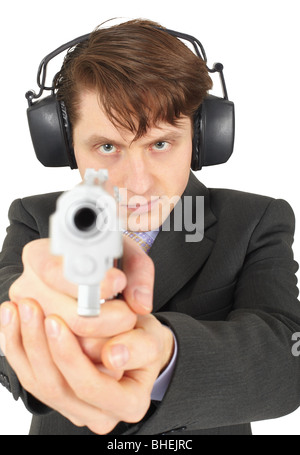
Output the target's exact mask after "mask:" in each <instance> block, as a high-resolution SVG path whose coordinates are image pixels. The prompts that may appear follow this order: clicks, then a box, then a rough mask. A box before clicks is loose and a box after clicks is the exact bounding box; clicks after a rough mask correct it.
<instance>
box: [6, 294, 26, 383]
mask: <svg viewBox="0 0 300 455" xmlns="http://www.w3.org/2000/svg"><path fill="white" fill-rule="evenodd" d="M0 311H1V315H0V319H1V323H0V326H1V333H2V339H3V340H4V341H5V343H4V346H3V348H4V350H5V357H6V359H7V360H8V362H9V364H10V365H11V367H12V368H13V369H14V371H15V373H16V375H17V376H18V377H19V379H20V380H21V378H22V379H23V382H29V381H30V379H31V377H32V371H31V367H30V364H29V362H28V359H27V357H26V354H25V352H24V348H23V343H22V337H21V332H20V321H19V314H18V310H17V306H16V305H15V304H14V303H13V302H4V303H2V305H1V310H0Z"/></svg>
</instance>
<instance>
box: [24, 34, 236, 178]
mask: <svg viewBox="0 0 300 455" xmlns="http://www.w3.org/2000/svg"><path fill="white" fill-rule="evenodd" d="M153 28H156V29H158V30H161V31H163V32H166V33H168V34H170V35H172V36H174V37H176V38H178V39H182V40H185V41H188V42H190V43H191V44H192V46H193V48H194V50H195V53H196V55H197V56H198V57H199V58H201V59H202V60H203V61H204V62H205V64H206V68H207V71H208V72H209V73H216V72H217V73H219V76H220V81H221V86H222V90H223V98H220V97H217V96H213V95H208V96H207V97H205V98H204V100H203V102H202V104H201V105H200V106H199V108H198V110H197V112H196V113H195V115H194V136H193V152H192V162H191V168H192V169H193V170H195V171H196V170H200V169H201V168H202V166H212V165H216V164H222V163H225V162H226V161H227V160H228V159H229V157H230V156H231V154H232V152H233V144H234V130H235V114H234V104H233V103H232V102H231V101H229V100H228V94H227V89H226V84H225V79H224V75H223V65H222V64H221V63H215V64H214V66H213V68H212V69H210V68H209V67H208V66H207V57H206V53H205V50H204V47H203V46H202V44H201V42H200V41H199V40H198V39H196V38H195V37H193V36H191V35H188V34H185V33H180V32H176V31H174V30H170V29H165V28H160V27H153ZM90 36H91V34H90V33H89V34H86V35H82V36H80V37H78V38H76V39H74V40H72V41H69V42H67V43H66V44H63V45H62V46H60V47H58V48H57V49H56V50H54V51H53V52H51V53H50V54H48V55H46V57H44V59H43V60H42V61H41V63H40V65H39V68H38V73H37V85H38V87H39V89H40V90H39V92H38V93H35V92H34V91H33V90H30V91H28V92H27V93H26V95H25V96H26V99H27V101H28V109H27V118H28V124H29V129H30V134H31V138H32V142H33V146H34V150H35V153H36V156H37V158H38V160H39V161H40V162H41V163H42V164H43V165H44V166H47V167H61V166H70V167H71V169H75V168H77V163H76V159H75V154H74V149H73V141H72V128H71V125H70V122H69V118H68V113H67V109H66V106H65V103H64V102H63V101H58V100H57V97H56V94H55V80H56V77H57V74H59V73H57V74H56V75H55V77H54V78H53V82H52V86H51V87H48V86H46V75H47V65H48V63H49V62H50V61H51V60H52V59H53V58H54V57H56V56H57V55H59V54H60V53H62V52H64V51H66V50H67V49H72V48H73V47H74V46H76V45H77V44H80V43H82V42H84V41H87V40H88V39H89V38H90ZM45 90H46V91H51V92H52V93H51V95H50V96H47V97H45V98H43V99H41V100H39V98H40V97H41V96H42V94H43V92H44V91H45Z"/></svg>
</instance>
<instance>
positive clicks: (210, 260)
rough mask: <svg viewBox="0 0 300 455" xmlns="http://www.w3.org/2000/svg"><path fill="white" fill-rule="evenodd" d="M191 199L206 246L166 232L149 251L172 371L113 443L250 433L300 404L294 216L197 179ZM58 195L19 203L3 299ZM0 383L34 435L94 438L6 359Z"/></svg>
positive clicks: (5, 254) (278, 205)
mask: <svg viewBox="0 0 300 455" xmlns="http://www.w3.org/2000/svg"><path fill="white" fill-rule="evenodd" d="M185 195H191V196H193V197H194V199H195V196H197V195H198V196H204V198H205V233H204V238H203V240H202V241H201V242H198V243H188V242H186V241H185V235H186V234H187V232H185V230H183V231H182V232H178V231H174V230H172V231H171V232H165V231H161V232H160V233H159V235H158V237H157V239H156V240H155V242H154V245H153V247H152V249H151V251H150V256H151V257H152V259H153V261H154V264H155V271H156V278H155V289H154V311H153V312H154V314H155V315H156V317H157V318H158V319H159V320H160V321H161V322H163V323H164V324H167V325H168V326H170V327H171V328H172V330H173V332H174V333H175V335H176V337H177V341H178V358H177V362H176V369H175V373H174V375H173V378H172V380H171V383H170V385H169V388H168V391H167V393H166V395H165V397H164V399H163V401H162V402H161V403H158V402H152V404H151V407H150V408H149V411H148V413H147V415H146V416H145V418H144V419H143V420H142V421H141V422H139V423H138V424H134V425H132V424H131V425H129V424H125V423H120V424H119V425H117V427H116V428H115V430H114V432H113V434H138V435H147V434H148V435H149V434H151V435H154V434H162V433H165V434H180V435H191V434H213V435H215V434H230V435H235V434H251V427H250V422H251V421H256V420H264V419H270V418H276V417H279V416H282V415H285V414H288V413H290V412H292V411H294V410H295V409H296V408H297V407H298V406H299V404H300V361H299V357H295V356H293V355H292V353H291V347H292V344H293V341H292V339H291V337H292V334H293V333H294V332H300V305H299V302H298V300H297V296H298V290H297V280H296V277H295V273H296V271H297V268H298V265H297V263H296V262H295V261H294V260H293V253H292V249H291V245H292V243H293V235H294V223H295V220H294V215H293V211H292V210H291V208H290V206H289V205H288V203H286V202H285V201H283V200H275V199H272V198H269V197H264V196H258V195H253V194H249V193H243V192H239V191H233V190H223V189H207V188H206V187H204V185H202V184H201V183H200V182H199V181H198V180H197V179H196V178H195V177H194V176H193V175H192V174H191V177H190V180H189V184H188V186H187V189H186V192H185ZM58 196H59V193H53V194H46V195H39V196H34V197H29V198H24V199H22V200H20V199H19V200H17V201H15V202H14V203H13V204H12V206H11V208H10V212H9V218H10V223H11V224H10V227H9V228H8V233H7V238H6V239H5V241H4V246H3V251H2V253H1V256H0V267H1V270H0V302H3V301H4V300H6V299H7V292H8V289H9V286H10V284H11V283H12V282H13V281H14V280H15V279H16V277H17V276H18V275H19V274H20V273H21V272H22V264H21V252H22V248H23V246H24V245H25V244H26V243H27V242H29V241H31V240H33V239H36V238H39V237H47V236H48V219H49V215H50V214H51V213H52V212H53V211H54V210H55V203H56V199H57V197H58ZM172 216H173V214H171V217H172ZM171 226H172V223H171ZM78 374H80V372H78ZM0 379H1V382H2V383H3V384H4V385H5V386H6V387H7V388H9V390H10V391H11V392H12V394H13V396H14V398H15V399H18V398H19V397H21V398H22V400H23V401H24V403H25V405H26V407H27V408H28V409H29V410H30V411H31V412H32V413H33V414H34V416H33V421H32V425H31V430H30V431H31V434H92V433H91V432H90V431H89V430H88V429H87V428H77V427H75V426H74V425H73V424H71V423H70V422H69V421H68V420H66V419H65V418H64V417H62V416H61V415H60V414H58V413H57V412H55V411H52V410H51V409H49V408H47V407H46V406H44V405H43V404H42V403H40V402H38V401H37V400H36V399H35V398H33V397H32V396H31V395H30V394H29V393H27V392H26V391H25V390H24V389H23V388H22V386H21V385H20V383H19V381H18V379H17V377H16V375H15V374H14V372H13V371H12V370H11V368H10V367H9V365H8V364H7V362H6V360H5V358H4V357H2V358H0ZM2 412H4V410H2Z"/></svg>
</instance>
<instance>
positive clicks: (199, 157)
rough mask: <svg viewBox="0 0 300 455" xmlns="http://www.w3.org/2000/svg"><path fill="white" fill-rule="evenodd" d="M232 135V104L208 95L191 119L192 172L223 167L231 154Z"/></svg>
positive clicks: (233, 126) (233, 115)
mask: <svg viewBox="0 0 300 455" xmlns="http://www.w3.org/2000/svg"><path fill="white" fill-rule="evenodd" d="M234 133H235V114H234V104H233V103H232V102H231V101H229V100H226V99H224V98H219V97H216V96H213V95H208V96H207V97H206V98H205V99H204V100H203V103H202V104H201V106H200V108H199V109H198V111H197V112H196V114H195V117H194V136H193V153H192V164H191V168H192V169H193V171H198V170H200V169H201V168H202V167H203V166H214V165H216V164H222V163H225V162H226V161H227V160H228V159H229V158H230V156H231V154H232V152H233V146H234Z"/></svg>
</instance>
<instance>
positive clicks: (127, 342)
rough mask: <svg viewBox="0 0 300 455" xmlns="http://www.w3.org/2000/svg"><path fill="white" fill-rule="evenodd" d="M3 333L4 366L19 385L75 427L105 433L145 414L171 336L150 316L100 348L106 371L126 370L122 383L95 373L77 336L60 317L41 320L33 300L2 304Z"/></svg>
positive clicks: (166, 360)
mask: <svg viewBox="0 0 300 455" xmlns="http://www.w3.org/2000/svg"><path fill="white" fill-rule="evenodd" d="M1 333H2V334H3V337H2V338H4V339H5V341H6V345H5V346H1V347H2V349H4V350H5V355H6V358H7V360H8V362H9V363H10V364H11V366H12V368H13V369H14V371H15V372H16V374H17V376H18V378H19V380H20V382H21V384H22V385H23V387H24V388H25V389H26V390H27V391H28V392H30V393H31V394H32V395H33V396H35V397H36V398H37V399H39V400H40V401H42V402H43V403H45V404H46V405H48V406H49V407H51V408H52V409H55V410H57V411H58V412H60V413H61V414H62V415H64V416H65V417H66V418H68V419H69V420H70V421H71V422H73V423H74V424H75V425H78V426H87V427H88V428H90V430H91V431H93V432H95V433H98V434H106V433H108V432H110V431H112V430H113V428H114V427H115V426H116V425H117V424H118V422H120V421H125V422H129V423H134V422H138V421H140V420H141V419H142V418H143V417H144V415H145V414H146V412H147V410H148V407H149V404H150V399H151V398H150V397H151V391H152V388H153V384H154V382H155V379H156V377H157V376H158V374H159V372H160V371H161V370H162V369H163V368H164V367H165V365H166V364H167V363H168V361H169V358H170V356H171V354H172V343H173V342H172V337H173V336H172V333H171V332H170V331H169V329H167V328H166V327H163V326H162V325H161V324H160V323H159V322H158V321H157V320H156V319H155V318H154V317H153V316H152V315H145V316H139V317H138V321H137V324H136V327H135V328H134V329H133V330H131V331H129V332H127V333H124V334H121V335H118V336H117V337H115V338H111V339H110V340H108V341H107V343H106V344H104V346H103V351H102V355H103V363H104V365H105V366H106V367H107V369H108V370H114V371H120V368H121V369H125V372H124V374H123V375H122V377H121V378H120V379H117V378H116V377H111V376H109V375H107V374H104V373H103V372H102V371H99V369H98V368H97V366H96V365H95V364H94V363H93V362H92V361H91V360H90V358H89V357H88V356H86V355H85V353H84V352H83V351H82V349H81V346H80V343H79V341H78V338H77V337H76V336H75V335H74V334H73V333H72V331H71V330H70V328H69V327H68V326H67V325H66V324H65V322H64V321H63V320H62V319H61V318H59V317H58V316H54V315H49V316H47V317H46V318H45V317H44V312H43V310H42V309H41V307H40V306H39V305H38V303H37V302H35V301H34V300H31V299H20V301H19V304H18V305H16V304H14V303H13V302H4V303H3V304H2V305H1Z"/></svg>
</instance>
